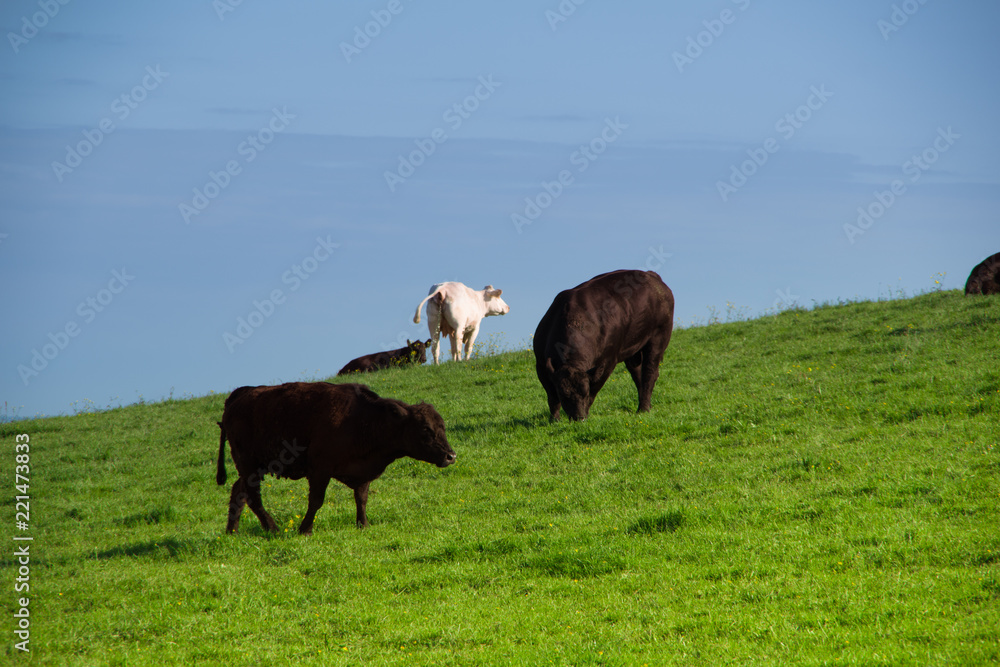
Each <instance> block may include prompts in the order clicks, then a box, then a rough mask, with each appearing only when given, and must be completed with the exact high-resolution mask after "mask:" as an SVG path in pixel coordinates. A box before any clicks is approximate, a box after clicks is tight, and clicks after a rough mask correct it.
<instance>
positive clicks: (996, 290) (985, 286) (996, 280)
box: [965, 252, 1000, 295]
mask: <svg viewBox="0 0 1000 667" xmlns="http://www.w3.org/2000/svg"><path fill="white" fill-rule="evenodd" d="M965 293H966V295H968V294H1000V252H998V253H997V254H995V255H990V256H989V257H987V258H986V259H984V260H983V261H982V262H980V263H979V264H977V265H976V267H975V268H974V269H972V273H970V274H969V279H968V280H966V281H965Z"/></svg>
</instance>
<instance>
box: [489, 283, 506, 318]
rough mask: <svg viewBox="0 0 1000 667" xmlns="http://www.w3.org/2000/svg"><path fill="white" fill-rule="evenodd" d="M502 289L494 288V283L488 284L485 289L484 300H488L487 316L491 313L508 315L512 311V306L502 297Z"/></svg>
mask: <svg viewBox="0 0 1000 667" xmlns="http://www.w3.org/2000/svg"><path fill="white" fill-rule="evenodd" d="M501 294H503V290H502V289H493V285H487V286H486V288H485V289H483V300H484V301H486V317H489V316H490V315H506V314H507V313H509V312H510V306H508V305H507V304H506V303H504V300H503V299H501V298H500V295H501Z"/></svg>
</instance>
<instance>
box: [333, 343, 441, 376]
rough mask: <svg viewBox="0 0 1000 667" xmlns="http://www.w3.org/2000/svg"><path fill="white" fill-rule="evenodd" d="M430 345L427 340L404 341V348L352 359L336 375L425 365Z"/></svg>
mask: <svg viewBox="0 0 1000 667" xmlns="http://www.w3.org/2000/svg"><path fill="white" fill-rule="evenodd" d="M430 344H431V341H430V340H429V339H428V340H427V342H426V343H425V342H424V341H421V340H418V341H413V342H411V341H410V339H409V338H407V339H406V347H401V348H399V349H398V350H389V351H388V352H375V353H374V354H366V355H365V356H363V357H358V358H357V359H352V360H351V361H348V362H347V364H346V365H345V366H344V367H343V368H341V369H340V370H339V371H338V372H337V375H347V374H348V373H370V372H372V371H377V370H379V369H381V368H391V367H393V366H403V365H404V364H425V363H427V346H428V345H430Z"/></svg>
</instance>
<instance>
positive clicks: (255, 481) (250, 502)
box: [246, 475, 278, 533]
mask: <svg viewBox="0 0 1000 667" xmlns="http://www.w3.org/2000/svg"><path fill="white" fill-rule="evenodd" d="M260 482H261V478H260V477H259V476H258V475H253V476H252V477H251V478H250V480H249V481H247V483H246V490H247V493H246V498H247V507H249V508H250V509H251V511H253V513H254V514H256V515H257V518H258V519H260V525H261V526H262V527H263V528H264V530H266V531H268V532H271V533H276V532H278V524H276V523H275V522H274V517H272V516H271V515H270V514H268V513H267V510H266V509H264V501H263V500H261V497H260Z"/></svg>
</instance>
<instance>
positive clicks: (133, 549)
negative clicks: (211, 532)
mask: <svg viewBox="0 0 1000 667" xmlns="http://www.w3.org/2000/svg"><path fill="white" fill-rule="evenodd" d="M210 542H211V541H210V540H206V539H203V538H202V539H184V540H176V539H173V538H169V539H165V540H152V541H149V542H137V543H135V544H129V545H122V546H118V547H114V548H111V549H105V550H104V551H97V552H95V553H93V554H91V555H90V556H89V558H91V559H93V560H110V559H112V558H147V557H152V558H154V559H161V558H179V557H181V556H185V555H193V554H202V553H204V551H205V547H207V546H208V545H209V544H210Z"/></svg>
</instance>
